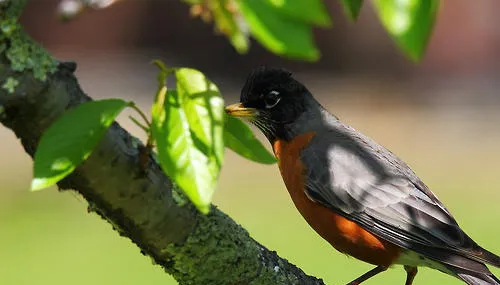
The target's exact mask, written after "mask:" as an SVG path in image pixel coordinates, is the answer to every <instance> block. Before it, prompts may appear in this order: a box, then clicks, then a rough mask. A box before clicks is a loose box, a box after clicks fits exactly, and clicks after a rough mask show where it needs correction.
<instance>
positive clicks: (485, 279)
mask: <svg viewBox="0 0 500 285" xmlns="http://www.w3.org/2000/svg"><path fill="white" fill-rule="evenodd" d="M457 277H458V278H460V279H462V280H463V281H464V282H465V283H467V284H469V285H498V284H500V280H498V278H496V277H495V275H493V274H489V275H487V274H483V275H482V276H481V277H478V276H472V275H469V274H468V273H458V274H457Z"/></svg>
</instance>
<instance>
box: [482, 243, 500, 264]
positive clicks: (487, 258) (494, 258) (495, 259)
mask: <svg viewBox="0 0 500 285" xmlns="http://www.w3.org/2000/svg"><path fill="white" fill-rule="evenodd" d="M478 247H479V246H478ZM479 249H480V251H479V252H480V253H479V254H477V255H476V256H477V257H479V258H480V259H482V260H483V261H484V262H486V263H489V264H491V265H493V266H496V267H500V256H498V255H496V254H494V253H492V252H490V251H488V250H486V249H484V248H482V247H479Z"/></svg>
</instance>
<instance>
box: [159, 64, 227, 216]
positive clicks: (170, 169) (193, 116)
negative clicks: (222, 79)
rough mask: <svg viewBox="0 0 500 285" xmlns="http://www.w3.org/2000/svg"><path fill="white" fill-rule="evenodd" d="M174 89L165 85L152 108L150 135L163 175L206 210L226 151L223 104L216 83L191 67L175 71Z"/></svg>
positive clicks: (199, 207) (208, 207)
mask: <svg viewBox="0 0 500 285" xmlns="http://www.w3.org/2000/svg"><path fill="white" fill-rule="evenodd" d="M175 75H176V77H177V88H178V89H177V90H168V91H167V88H166V87H165V86H164V85H163V86H162V85H160V88H159V90H158V93H157V96H156V97H157V100H156V102H155V104H154V105H153V108H152V118H153V120H152V121H153V123H152V129H151V130H152V134H153V139H154V140H155V142H156V145H157V149H158V157H159V160H160V164H161V166H162V168H163V170H164V171H165V173H166V174H167V175H168V176H169V177H170V178H171V179H172V180H173V181H174V182H175V184H177V185H178V186H179V187H180V188H181V189H182V190H183V191H184V192H185V193H186V195H187V196H188V198H189V199H190V200H191V201H192V202H193V204H195V205H196V206H197V208H198V209H199V210H200V211H201V212H203V213H207V212H208V211H209V209H210V203H211V201H212V195H213V192H214V190H215V186H216V182H217V179H218V176H219V172H220V167H221V164H222V159H223V154H224V142H223V123H224V122H223V115H224V104H223V101H222V98H221V97H220V94H219V92H218V90H217V87H216V86H215V85H214V84H213V83H212V82H210V81H209V80H208V79H207V78H206V77H204V76H203V74H202V73H201V72H199V71H196V70H194V69H187V68H181V69H177V70H176V71H175Z"/></svg>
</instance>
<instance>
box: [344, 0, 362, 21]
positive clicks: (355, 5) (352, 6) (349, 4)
mask: <svg viewBox="0 0 500 285" xmlns="http://www.w3.org/2000/svg"><path fill="white" fill-rule="evenodd" d="M342 5H343V7H344V12H345V14H346V15H347V16H348V17H349V19H351V20H352V21H356V20H357V19H358V16H359V11H361V6H362V5H363V0H342Z"/></svg>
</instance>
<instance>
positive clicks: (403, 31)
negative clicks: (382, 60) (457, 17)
mask: <svg viewBox="0 0 500 285" xmlns="http://www.w3.org/2000/svg"><path fill="white" fill-rule="evenodd" d="M373 3H374V6H375V9H376V11H377V14H378V16H379V18H380V20H381V21H382V24H383V25H384V27H385V28H386V30H387V31H388V32H389V34H390V35H391V36H392V37H393V39H394V41H395V42H396V44H397V45H398V46H399V48H400V49H401V50H402V51H403V52H404V53H405V54H406V55H407V56H408V57H409V58H410V59H412V60H413V61H418V60H420V59H421V58H422V55H423V53H424V51H425V48H426V47H427V43H428V42H429V38H430V35H431V33H432V28H433V26H434V21H435V19H436V13H437V11H438V9H439V1H438V0H374V1H373Z"/></svg>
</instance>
